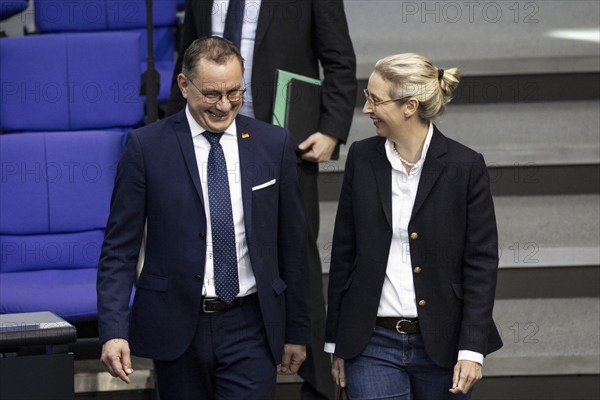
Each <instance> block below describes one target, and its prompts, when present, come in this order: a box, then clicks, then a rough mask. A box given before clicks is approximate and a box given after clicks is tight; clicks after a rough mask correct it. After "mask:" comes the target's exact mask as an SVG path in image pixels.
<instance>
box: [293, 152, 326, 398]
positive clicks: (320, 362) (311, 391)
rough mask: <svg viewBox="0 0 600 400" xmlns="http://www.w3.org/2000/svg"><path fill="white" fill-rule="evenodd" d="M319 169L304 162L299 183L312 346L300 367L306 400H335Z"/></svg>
mask: <svg viewBox="0 0 600 400" xmlns="http://www.w3.org/2000/svg"><path fill="white" fill-rule="evenodd" d="M318 175H319V165H318V164H316V163H312V162H307V161H302V162H301V163H300V164H299V181H300V190H301V192H302V198H303V200H304V211H305V213H306V220H307V225H308V258H309V263H308V266H309V280H310V317H311V339H312V341H311V343H309V344H308V346H307V348H306V354H307V358H306V360H305V361H304V363H303V364H302V366H301V367H300V372H299V375H300V376H301V377H302V379H304V383H303V384H302V390H301V399H302V400H316V399H319V400H322V399H332V398H333V394H334V388H333V378H332V377H331V361H330V355H329V354H327V353H325V351H324V350H323V346H324V340H325V299H324V296H323V272H322V270H321V257H320V255H319V248H318V246H317V236H318V234H319V191H318V186H317V177H318Z"/></svg>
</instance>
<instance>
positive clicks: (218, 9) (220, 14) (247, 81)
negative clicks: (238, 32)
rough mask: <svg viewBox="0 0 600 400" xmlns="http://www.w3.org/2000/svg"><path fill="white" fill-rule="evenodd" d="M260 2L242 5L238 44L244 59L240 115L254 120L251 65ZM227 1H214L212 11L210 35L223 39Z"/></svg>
mask: <svg viewBox="0 0 600 400" xmlns="http://www.w3.org/2000/svg"><path fill="white" fill-rule="evenodd" d="M260 3H261V0H246V2H245V4H244V20H243V21H244V22H243V24H242V42H241V44H240V47H241V49H240V53H242V57H243V58H244V68H245V70H244V85H245V88H246V93H245V94H244V104H242V109H241V111H240V113H241V114H243V115H247V116H248V117H252V118H254V106H253V104H252V85H251V84H252V64H253V61H254V43H255V38H256V27H257V26H258V16H259V14H260ZM228 8H229V0H215V2H214V3H213V9H212V20H211V22H212V34H213V35H214V36H221V37H223V32H224V31H225V19H226V18H227V9H228Z"/></svg>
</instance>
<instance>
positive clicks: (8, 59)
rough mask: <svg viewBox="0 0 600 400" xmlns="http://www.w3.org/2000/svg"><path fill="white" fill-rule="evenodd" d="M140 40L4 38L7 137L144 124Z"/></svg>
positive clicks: (108, 35)
mask: <svg viewBox="0 0 600 400" xmlns="http://www.w3.org/2000/svg"><path fill="white" fill-rule="evenodd" d="M139 43H140V36H139V34H135V33H122V32H103V33H86V34H63V35H36V36H26V37H19V38H2V39H0V54H2V57H1V58H0V82H1V85H2V86H1V87H2V92H3V93H2V113H1V114H0V128H2V130H3V131H4V132H15V131H58V130H76V129H86V130H89V129H103V128H113V127H117V126H123V127H131V126H135V125H137V124H139V123H140V122H141V121H142V119H143V114H144V105H143V101H142V99H141V98H140V96H139V81H140V75H141V66H140V64H139V62H138V60H139V51H140V50H139V48H140V44H139Z"/></svg>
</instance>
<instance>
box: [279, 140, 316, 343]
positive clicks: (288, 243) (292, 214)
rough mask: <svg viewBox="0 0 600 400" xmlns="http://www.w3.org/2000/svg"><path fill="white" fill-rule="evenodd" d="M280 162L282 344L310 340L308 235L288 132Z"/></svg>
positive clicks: (307, 341)
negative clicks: (283, 332) (283, 288)
mask: <svg viewBox="0 0 600 400" xmlns="http://www.w3.org/2000/svg"><path fill="white" fill-rule="evenodd" d="M281 163H282V164H281V184H280V189H279V190H280V191H279V204H280V206H279V214H278V228H277V229H278V232H277V237H278V238H277V240H278V244H277V246H278V252H277V254H278V265H279V274H280V276H281V278H282V279H283V281H284V282H286V283H287V288H286V299H285V300H286V301H285V304H286V310H285V311H286V316H285V318H286V320H285V324H286V329H285V332H286V334H285V343H290V344H291V343H293V344H306V343H309V342H310V312H309V280H308V257H307V253H306V251H307V248H308V244H307V239H308V235H307V233H306V232H307V231H306V219H305V215H304V207H303V205H302V200H301V198H302V196H301V193H300V187H299V184H298V172H297V162H296V155H295V153H294V149H293V147H292V144H291V136H290V135H289V133H288V134H287V135H286V140H285V144H284V151H283V156H282V161H281Z"/></svg>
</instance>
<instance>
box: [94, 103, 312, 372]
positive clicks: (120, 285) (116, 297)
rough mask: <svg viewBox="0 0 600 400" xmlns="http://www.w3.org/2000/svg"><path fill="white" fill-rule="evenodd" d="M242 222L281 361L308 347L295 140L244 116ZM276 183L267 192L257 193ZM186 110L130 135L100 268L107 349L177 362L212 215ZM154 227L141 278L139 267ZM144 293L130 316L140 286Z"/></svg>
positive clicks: (193, 311) (194, 315)
mask: <svg viewBox="0 0 600 400" xmlns="http://www.w3.org/2000/svg"><path fill="white" fill-rule="evenodd" d="M236 126H237V135H238V148H239V157H240V171H241V185H242V198H243V203H244V204H243V209H244V223H245V228H246V236H247V243H248V248H249V254H250V260H251V263H252V269H253V271H254V276H255V278H256V285H257V288H258V297H259V302H260V308H261V312H262V317H263V322H264V325H265V330H266V334H267V337H268V341H269V345H270V347H271V352H272V354H273V357H274V360H276V363H279V362H280V361H281V357H282V352H283V345H284V343H297V344H303V343H307V342H308V341H309V339H310V327H309V311H308V278H307V267H306V263H307V260H306V254H305V251H306V237H307V235H306V228H305V217H304V212H303V207H302V203H301V200H300V199H301V196H300V191H299V188H298V182H297V164H296V156H295V154H294V151H293V148H292V145H291V142H290V135H289V133H288V132H287V131H286V130H284V129H281V128H277V127H274V126H272V125H269V124H265V123H263V122H260V121H256V120H254V119H251V118H247V117H244V116H241V115H238V117H237V118H236ZM271 180H275V184H273V185H270V186H266V187H264V188H262V189H258V190H253V188H254V187H256V186H259V185H261V184H264V183H266V182H269V181H271ZM205 209H206V207H205V205H204V200H203V196H202V188H201V185H200V175H199V173H198V167H197V163H196V157H195V153H194V145H193V141H192V136H191V133H190V128H189V124H188V122H187V119H186V115H185V110H182V111H181V112H179V113H177V114H175V115H173V116H171V117H169V118H166V119H164V120H162V121H159V122H156V123H154V124H151V125H149V126H146V127H143V128H141V129H138V130H135V131H133V132H131V133H130V134H129V136H128V139H127V144H126V148H125V151H124V154H123V157H122V159H121V161H120V163H119V166H118V170H117V176H116V179H115V188H114V192H113V196H112V200H111V210H110V217H109V220H108V224H107V228H106V236H105V241H104V245H103V248H102V254H101V256H100V265H99V268H98V284H97V289H98V325H99V326H98V327H99V333H100V341H101V343H104V342H105V341H106V340H109V339H111V338H125V339H128V340H129V343H130V347H131V350H132V353H133V354H135V355H138V356H142V357H147V358H152V359H158V360H172V359H175V358H177V357H178V356H180V355H181V354H183V352H184V351H185V350H186V349H187V348H188V346H189V345H190V343H191V341H192V338H193V336H194V332H195V331H196V326H197V320H198V315H199V312H200V307H201V306H200V302H201V294H202V285H203V277H204V264H205V257H206V215H205ZM145 221H147V246H146V254H145V260H144V267H143V270H142V272H141V274H140V276H139V278H137V280H136V264H137V260H138V253H139V250H140V244H141V241H142V234H143V230H144V223H145ZM134 283H135V286H136V292H135V298H134V301H133V306H132V309H131V313H130V312H129V309H128V304H129V298H130V293H131V290H132V286H133V285H134Z"/></svg>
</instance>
